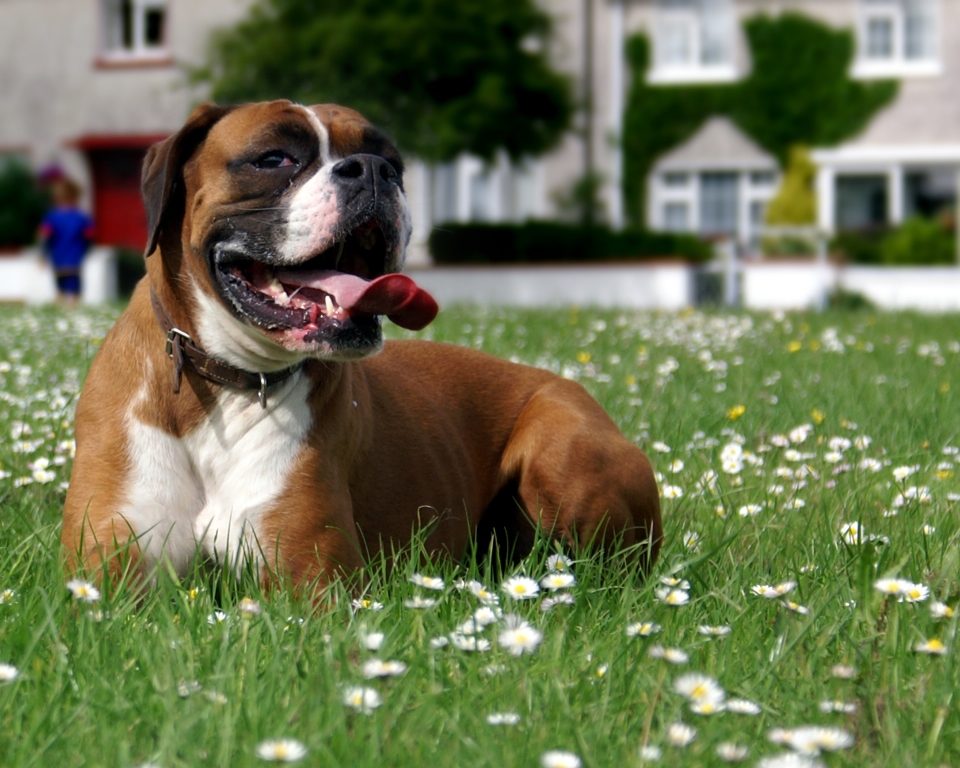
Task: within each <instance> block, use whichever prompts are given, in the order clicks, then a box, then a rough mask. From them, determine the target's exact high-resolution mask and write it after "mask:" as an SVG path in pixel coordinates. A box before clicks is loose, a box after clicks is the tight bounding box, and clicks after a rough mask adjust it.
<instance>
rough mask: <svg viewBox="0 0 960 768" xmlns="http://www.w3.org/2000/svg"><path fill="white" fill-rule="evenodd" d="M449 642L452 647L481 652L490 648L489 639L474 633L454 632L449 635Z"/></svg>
mask: <svg viewBox="0 0 960 768" xmlns="http://www.w3.org/2000/svg"><path fill="white" fill-rule="evenodd" d="M450 642H451V643H452V644H453V647H454V648H457V649H459V650H461V651H477V652H479V653H483V652H484V651H489V650H490V641H489V640H487V639H486V638H483V637H477V636H476V635H464V634H461V633H460V632H454V633H453V634H452V635H450Z"/></svg>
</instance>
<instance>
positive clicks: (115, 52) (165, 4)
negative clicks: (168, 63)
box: [100, 0, 170, 62]
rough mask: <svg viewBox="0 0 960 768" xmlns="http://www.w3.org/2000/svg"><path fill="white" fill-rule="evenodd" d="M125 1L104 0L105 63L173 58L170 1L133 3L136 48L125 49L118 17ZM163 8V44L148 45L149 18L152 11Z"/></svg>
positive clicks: (103, 52)
mask: <svg viewBox="0 0 960 768" xmlns="http://www.w3.org/2000/svg"><path fill="white" fill-rule="evenodd" d="M121 2H122V0H102V3H101V13H102V36H101V46H100V55H101V58H102V59H104V60H106V61H119V62H124V61H150V60H166V59H169V58H170V47H169V27H170V2H169V0H130V2H131V3H132V6H133V9H132V14H133V19H132V21H133V35H132V37H133V45H132V47H130V48H127V47H124V46H123V44H122V42H121V41H120V40H119V39H118V36H119V35H120V34H122V31H121V30H120V25H121V24H122V22H121V21H120V19H119V18H118V16H119V14H120V8H121ZM155 9H161V10H162V11H163V13H164V19H163V25H164V29H163V40H162V41H161V44H160V45H147V42H146V15H147V13H148V12H149V11H151V10H155Z"/></svg>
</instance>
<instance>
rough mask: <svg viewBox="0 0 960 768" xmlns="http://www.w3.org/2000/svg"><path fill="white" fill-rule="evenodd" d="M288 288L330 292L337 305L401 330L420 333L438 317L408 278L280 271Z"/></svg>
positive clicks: (431, 302)
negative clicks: (377, 317) (381, 317)
mask: <svg viewBox="0 0 960 768" xmlns="http://www.w3.org/2000/svg"><path fill="white" fill-rule="evenodd" d="M276 277H277V280H279V281H280V282H281V283H284V284H286V285H299V286H302V287H304V288H316V289H317V290H320V291H323V292H324V293H329V294H330V295H331V296H333V298H334V300H335V301H336V302H337V304H338V305H339V306H341V307H343V308H344V309H346V310H348V311H351V312H362V313H364V314H368V315H386V316H387V317H389V318H390V319H391V320H392V321H393V322H395V323H396V324H397V325H399V326H400V327H401V328H407V329H409V330H411V331H419V330H420V329H421V328H425V327H426V326H427V325H429V324H430V323H431V322H432V321H433V319H434V318H435V317H436V316H437V312H438V311H439V309H440V308H439V307H438V306H437V302H436V300H435V299H434V298H433V296H431V295H430V294H429V293H427V292H426V291H425V290H423V288H421V287H420V286H419V285H417V284H416V283H415V282H414V281H413V280H411V279H410V278H409V277H407V276H406V275H397V274H392V275H383V276H382V277H378V278H377V279H376V280H369V281H367V280H364V279H363V278H361V277H357V276H356V275H348V274H346V273H345V272H333V271H326V270H323V271H321V270H317V271H313V272H285V271H280V272H277V275H276Z"/></svg>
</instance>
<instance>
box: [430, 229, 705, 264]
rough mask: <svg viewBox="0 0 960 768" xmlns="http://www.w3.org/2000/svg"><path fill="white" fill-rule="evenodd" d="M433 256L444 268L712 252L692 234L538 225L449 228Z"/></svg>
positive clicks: (437, 237) (695, 256)
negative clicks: (447, 265) (458, 265)
mask: <svg viewBox="0 0 960 768" xmlns="http://www.w3.org/2000/svg"><path fill="white" fill-rule="evenodd" d="M430 253H431V255H432V256H433V259H434V261H435V262H436V263H438V264H543V263H548V262H573V261H605V260H628V259H649V258H653V257H658V256H659V257H671V258H681V259H686V260H689V261H706V260H707V259H709V258H710V256H711V254H712V251H711V248H710V246H709V245H708V244H707V243H705V242H703V241H702V240H700V239H699V238H697V237H693V236H692V235H677V234H668V233H655V232H647V231H644V230H626V231H623V232H613V231H612V230H610V229H607V228H605V227H578V226H573V225H567V224H556V223H552V222H539V221H538V222H528V223H526V224H444V225H443V226H442V227H440V228H437V229H434V230H433V232H432V233H431V234H430Z"/></svg>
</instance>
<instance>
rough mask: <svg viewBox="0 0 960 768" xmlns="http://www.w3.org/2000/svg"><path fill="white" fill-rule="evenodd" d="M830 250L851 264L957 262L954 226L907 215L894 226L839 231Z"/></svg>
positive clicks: (919, 264) (902, 265) (896, 264)
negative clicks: (907, 216)
mask: <svg viewBox="0 0 960 768" xmlns="http://www.w3.org/2000/svg"><path fill="white" fill-rule="evenodd" d="M830 250H831V251H832V252H833V253H839V254H840V255H842V256H843V257H844V258H845V259H846V260H847V261H850V262H852V263H854V264H887V265H890V266H900V267H908V266H923V265H933V264H955V263H956V262H957V238H956V235H955V234H954V232H953V227H952V226H950V225H945V224H944V223H943V222H941V221H938V220H937V219H924V218H920V217H915V218H912V219H908V220H907V221H905V222H904V223H903V224H901V225H900V226H899V227H897V228H896V229H886V228H883V229H877V230H871V231H867V232H841V233H840V234H838V235H837V236H836V237H835V238H834V239H833V240H832V241H831V243H830Z"/></svg>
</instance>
